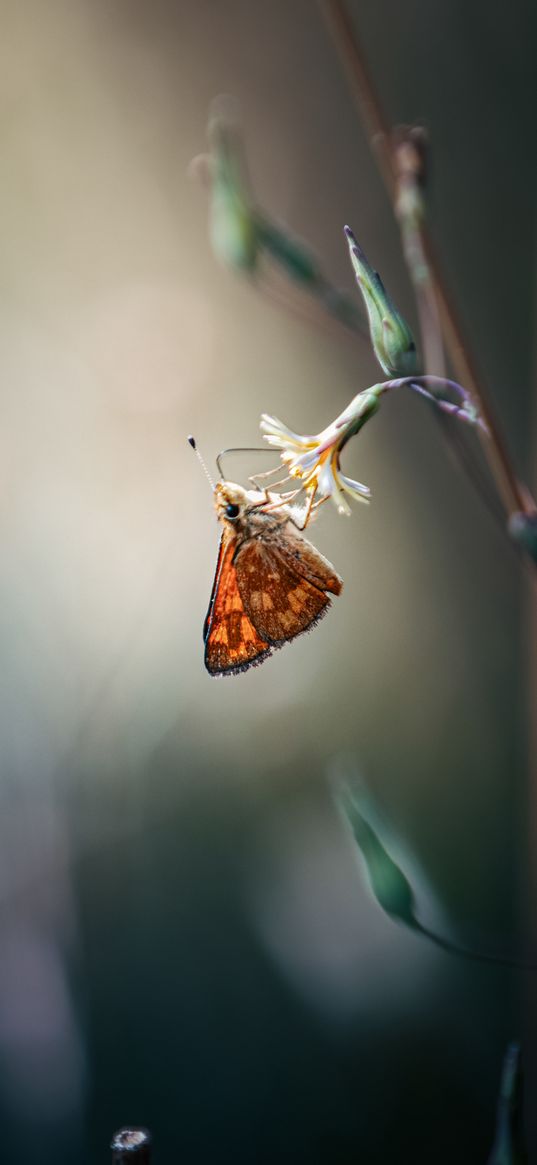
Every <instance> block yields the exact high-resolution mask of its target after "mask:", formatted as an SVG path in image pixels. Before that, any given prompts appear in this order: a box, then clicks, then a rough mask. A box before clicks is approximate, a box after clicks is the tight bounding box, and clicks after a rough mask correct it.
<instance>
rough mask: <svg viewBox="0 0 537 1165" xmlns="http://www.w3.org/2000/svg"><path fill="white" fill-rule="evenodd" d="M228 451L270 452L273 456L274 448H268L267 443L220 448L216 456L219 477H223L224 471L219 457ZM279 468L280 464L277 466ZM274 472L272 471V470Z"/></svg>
mask: <svg viewBox="0 0 537 1165" xmlns="http://www.w3.org/2000/svg"><path fill="white" fill-rule="evenodd" d="M228 453H272V456H274V449H269V447H268V445H240V446H239V447H238V448H237V449H222V450H221V452H220V453H219V454H218V457H217V458H216V466H217V469H218V472H219V474H220V477H222V478H223V477H224V472H223V470H222V466H221V463H220V459H221V458H222V457H225V456H226V455H227V454H228ZM277 468H278V469H281V466H278V467H277ZM273 472H274V471H273Z"/></svg>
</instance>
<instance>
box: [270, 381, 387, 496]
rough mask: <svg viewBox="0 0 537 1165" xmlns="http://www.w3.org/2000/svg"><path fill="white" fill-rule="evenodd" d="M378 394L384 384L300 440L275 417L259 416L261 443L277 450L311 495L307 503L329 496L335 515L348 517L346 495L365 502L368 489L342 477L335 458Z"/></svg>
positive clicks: (373, 409) (362, 394) (373, 407)
mask: <svg viewBox="0 0 537 1165" xmlns="http://www.w3.org/2000/svg"><path fill="white" fill-rule="evenodd" d="M382 391H384V385H375V386H374V387H373V388H371V389H367V390H366V391H365V392H360V393H358V396H356V397H355V398H354V400H352V401H351V403H350V405H348V407H347V408H346V409H345V411H344V412H343V413H341V415H340V416H339V417H337V418H336V420H335V421H333V422H332V424H331V425H329V426H328V428H326V429H323V431H322V433H318V434H317V435H316V436H304V437H302V436H300V435H299V434H298V433H294V432H293V430H292V429H288V428H287V425H284V424H282V422H281V421H279V420H278V419H277V418H276V417H270V416H268V415H267V414H266V413H263V416H262V418H261V430H262V433H263V436H264V438H265V441H267V442H268V444H269V445H272V446H273V447H274V448H276V449H279V450H280V457H281V459H282V461H283V462H284V464H285V465H286V466H287V469H288V471H289V476H290V477H293V478H297V479H298V480H299V481H300V487H299V488H300V489H304V490H306V491H309V492H310V493H312V494H313V497H312V499H311V501H312V502H313V498H315V499H316V505H320V503H321V502H323V501H324V500H325V499H326V498H329V497H330V498H332V501H333V502H334V504H335V506H336V509H337V510H338V513H340V514H350V512H351V509H350V506H349V503H348V501H347V497H346V495H348V496H350V497H352V498H354V499H355V500H356V501H360V502H368V501H369V499H370V497H371V491H370V489H369V487H368V486H367V485H362V483H361V482H360V481H353V480H352V478H350V477H346V476H345V474H344V473H342V472H341V469H340V465H339V457H340V453H341V450H342V449H343V446H344V445H345V444H346V443H347V441H348V440H349V438H350V437H352V436H353V435H354V434H355V433H357V432H358V430H359V429H361V427H362V425H363V424H365V422H366V420H368V419H369V417H370V416H372V415H373V413H374V412H376V411H377V409H378V405H379V400H378V398H379V396H380V395H381V392H382Z"/></svg>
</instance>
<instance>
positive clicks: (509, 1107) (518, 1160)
mask: <svg viewBox="0 0 537 1165" xmlns="http://www.w3.org/2000/svg"><path fill="white" fill-rule="evenodd" d="M527 1161H528V1156H527V1153H526V1150H525V1148H524V1141H523V1130H522V1071H521V1065H520V1047H519V1045H518V1044H516V1043H513V1044H510V1045H509V1047H508V1049H507V1051H506V1053H505V1057H504V1061H503V1069H502V1079H501V1084H500V1094H499V1097H498V1107H497V1116H496V1136H495V1139H494V1145H493V1147H492V1152H491V1154H490V1157H489V1159H488V1163H487V1165H527Z"/></svg>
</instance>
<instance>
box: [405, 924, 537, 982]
mask: <svg viewBox="0 0 537 1165" xmlns="http://www.w3.org/2000/svg"><path fill="white" fill-rule="evenodd" d="M412 929H413V930H417V931H418V933H419V934H422V935H423V937H424V938H428V939H429V941H430V942H432V943H434V944H435V946H437V947H441V948H442V950H443V951H448V952H449V954H450V955H458V956H461V957H462V958H464V959H473V960H474V962H478V963H496V964H497V965H498V966H500V967H517V968H518V969H519V970H520V969H525V970H537V965H532V964H530V963H527V962H525V961H524V960H523V959H514V958H512V957H511V956H510V955H493V954H492V953H490V952H488V951H473V950H471V949H470V948H469V947H460V946H458V944H457V943H453V942H450V940H449V939H447V938H442V936H441V935H439V934H435V932H434V931H433V930H429V929H428V927H426V926H422V924H421V922H418V921H417V919H414V921H413V924H412Z"/></svg>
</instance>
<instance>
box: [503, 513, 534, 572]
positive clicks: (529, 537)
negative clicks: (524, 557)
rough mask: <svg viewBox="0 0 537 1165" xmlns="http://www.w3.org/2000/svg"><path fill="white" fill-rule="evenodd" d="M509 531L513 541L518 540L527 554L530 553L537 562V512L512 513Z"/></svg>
mask: <svg viewBox="0 0 537 1165" xmlns="http://www.w3.org/2000/svg"><path fill="white" fill-rule="evenodd" d="M509 533H510V535H511V538H512V539H513V542H518V545H519V546H521V547H522V549H523V550H525V551H526V554H529V556H530V558H532V559H533V561H534V562H537V513H533V514H524V513H522V512H521V513H517V514H511V517H510V518H509Z"/></svg>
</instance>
